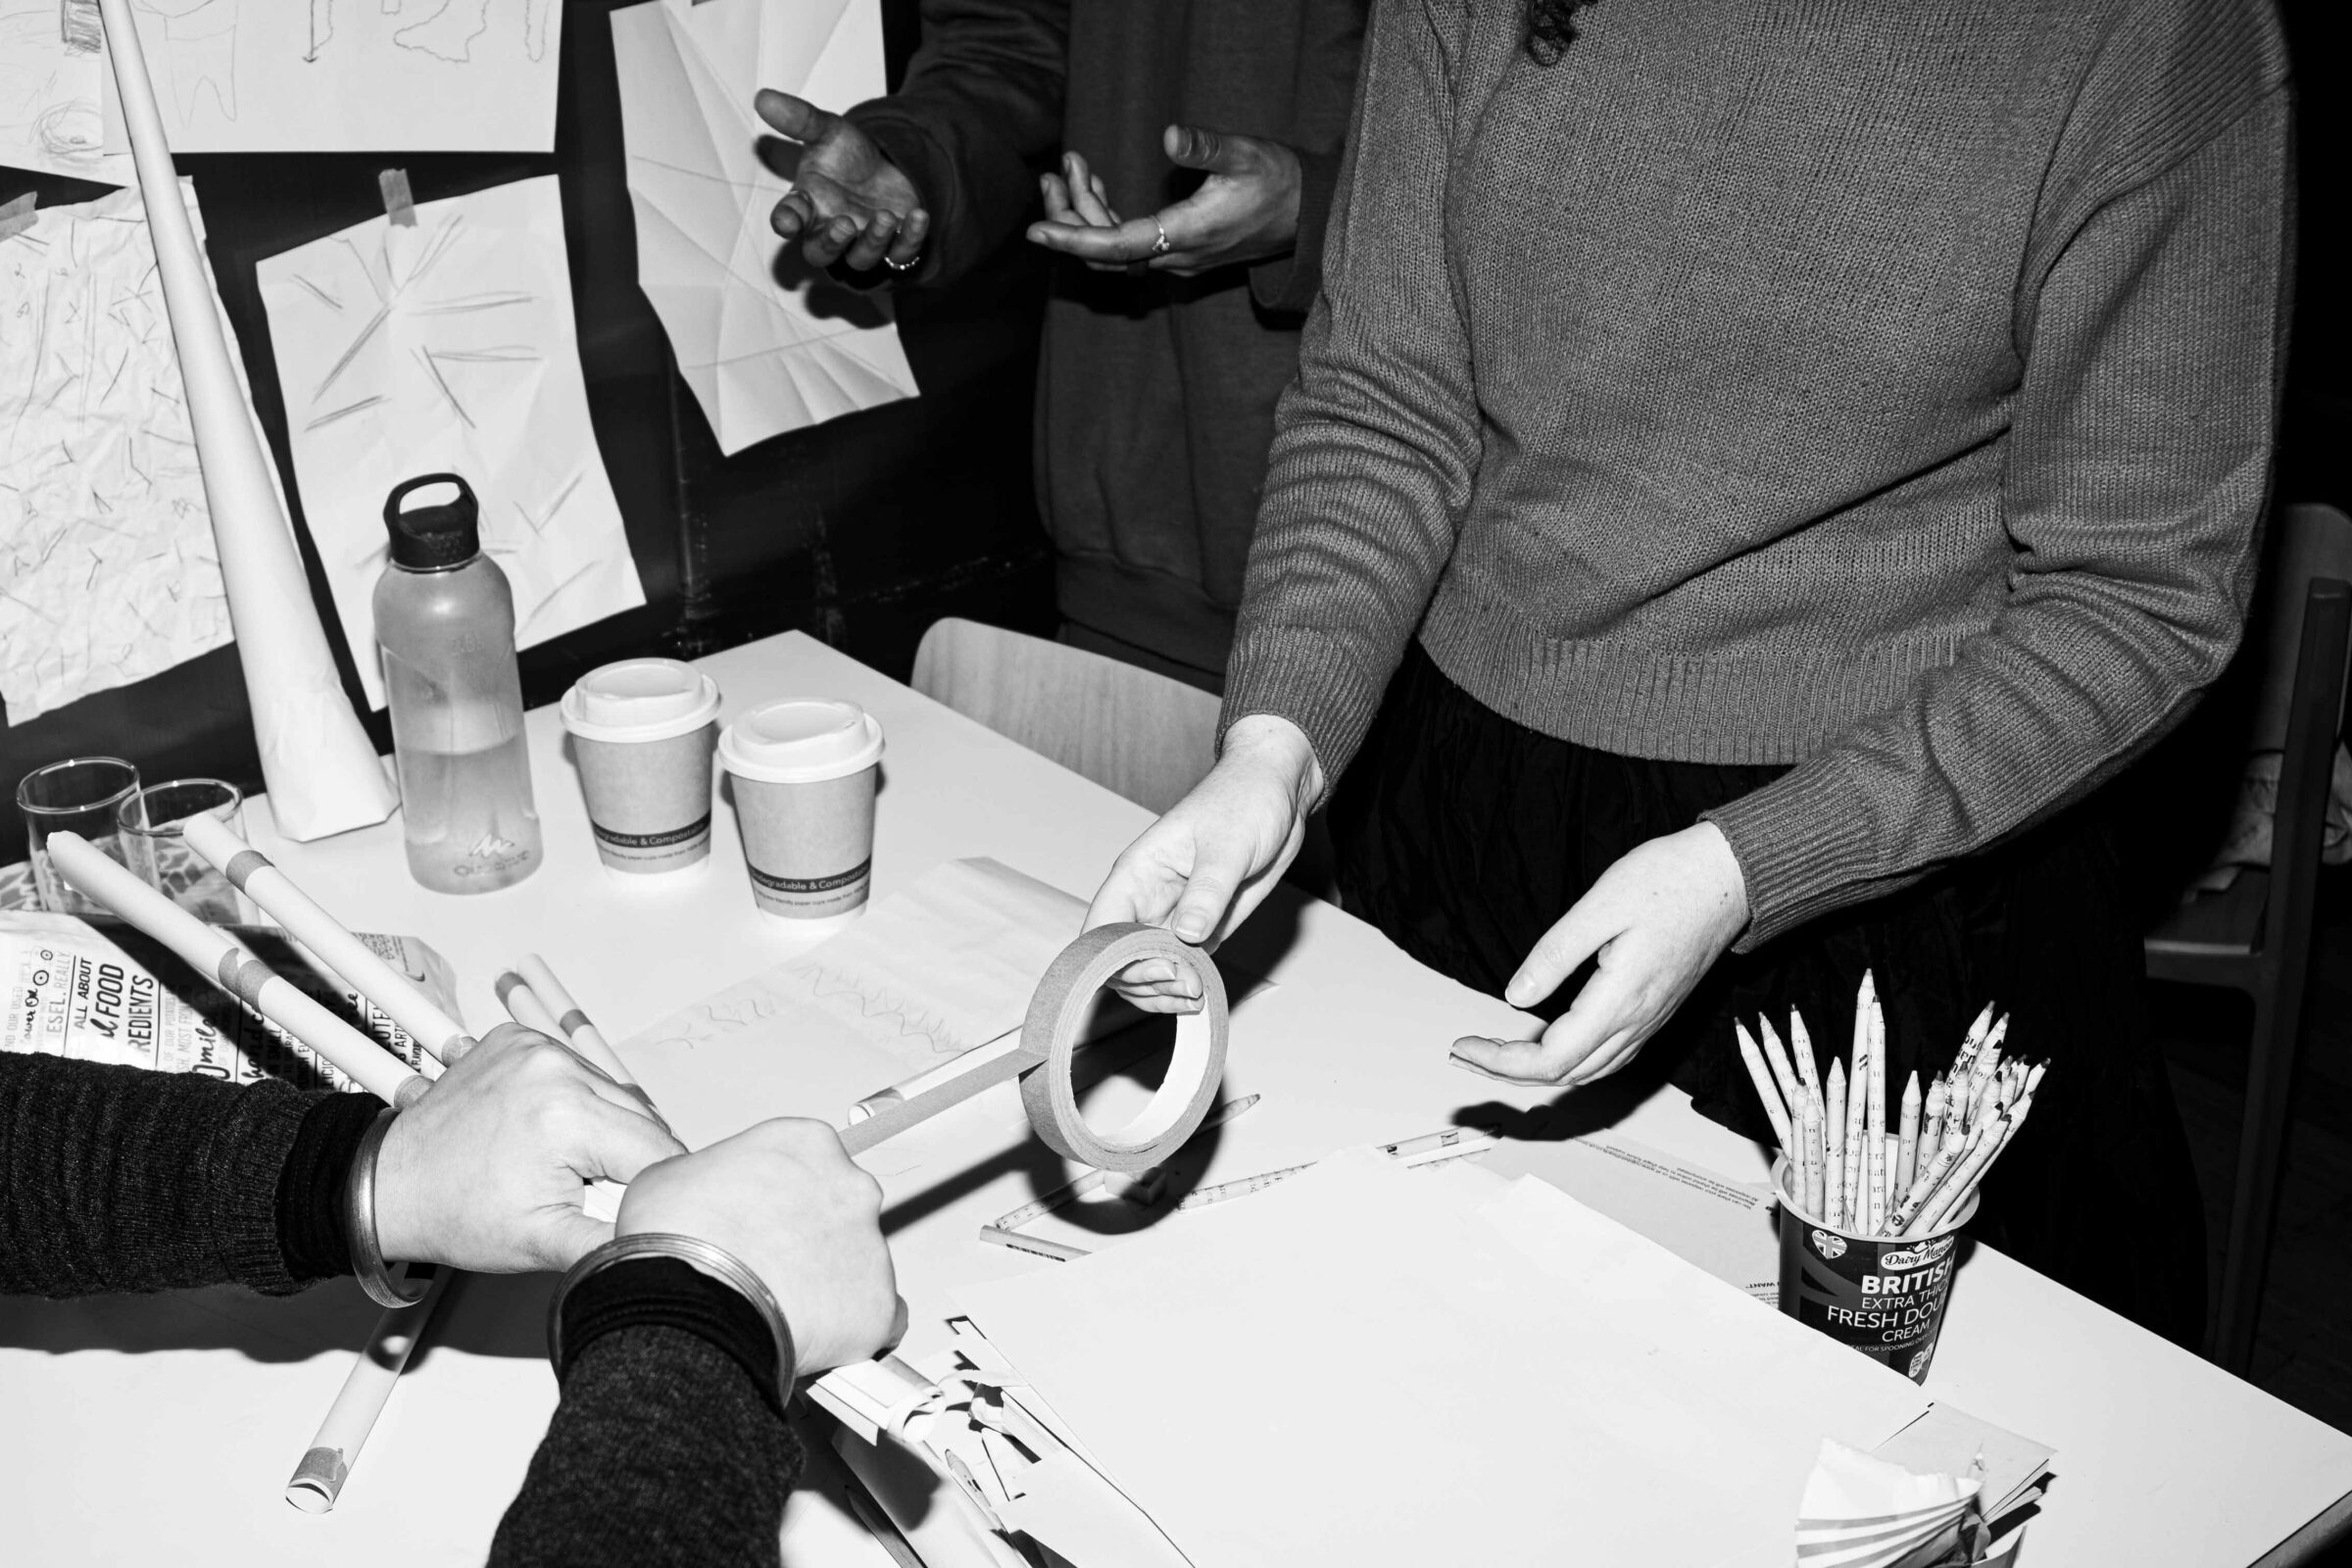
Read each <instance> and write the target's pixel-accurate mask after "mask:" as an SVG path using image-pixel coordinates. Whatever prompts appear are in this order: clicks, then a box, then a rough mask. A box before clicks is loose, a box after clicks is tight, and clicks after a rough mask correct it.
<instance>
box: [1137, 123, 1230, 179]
mask: <svg viewBox="0 0 2352 1568" xmlns="http://www.w3.org/2000/svg"><path fill="white" fill-rule="evenodd" d="M1159 144H1160V146H1161V147H1162V148H1163V149H1164V150H1165V151H1166V152H1167V155H1168V161H1169V162H1170V163H1172V164H1177V165H1180V166H1181V167H1183V168H1185V169H1205V170H1207V171H1208V172H1210V173H1213V174H1239V173H1244V172H1248V170H1249V169H1250V138H1249V137H1247V136H1233V135H1223V134H1220V133H1218V132H1216V131H1213V130H1203V129H1202V128H1201V127H1200V126H1198V125H1170V126H1169V127H1168V128H1167V129H1166V130H1164V131H1162V132H1161V133H1160V138H1159Z"/></svg>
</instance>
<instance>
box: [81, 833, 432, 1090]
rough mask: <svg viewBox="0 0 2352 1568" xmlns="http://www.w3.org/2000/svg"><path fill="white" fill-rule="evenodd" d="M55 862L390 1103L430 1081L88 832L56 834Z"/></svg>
mask: <svg viewBox="0 0 2352 1568" xmlns="http://www.w3.org/2000/svg"><path fill="white" fill-rule="evenodd" d="M49 862H50V864H52V865H54V866H56V867H57V869H58V873H59V874H60V875H62V876H63V877H64V878H65V879H66V880H67V881H69V882H71V883H73V885H74V886H75V887H76V888H79V889H80V890H81V891H82V892H83V893H85V894H87V895H88V896H89V897H90V898H91V899H92V900H94V901H96V902H97V903H99V904H101V905H104V906H105V907H107V908H109V909H112V910H113V911H114V912H115V913H117V914H119V915H121V916H122V917H123V919H125V920H127V921H129V922H130V923H131V924H132V925H134V926H137V927H138V928H139V929H140V930H141V931H144V932H146V933H147V934H148V935H149V936H151V937H153V938H155V940H156V941H158V942H161V943H162V944H163V945H164V946H165V947H167V948H170V949H171V950H172V952H173V953H176V954H178V955H179V956H180V957H181V958H183V959H185V960H186V961H187V963H188V965H189V967H191V968H193V969H194V970H195V971H196V972H197V973H198V974H201V975H203V976H204V977H205V978H206V979H207V980H210V981H212V982H213V983H214V984H215V985H217V986H219V987H220V988H221V990H223V991H225V992H227V993H228V994H229V995H230V996H232V997H235V998H237V999H238V1000H239V1001H241V1002H244V1003H246V1004H248V1005H251V1006H252V1007H253V1009H254V1010H255V1011H256V1012H259V1013H260V1014H261V1015H262V1016H263V1017H265V1018H267V1019H269V1020H270V1022H271V1023H273V1024H276V1025H277V1026H278V1027H279V1028H280V1029H283V1030H284V1031H285V1032H286V1033H288V1034H290V1035H292V1036H293V1037H294V1038H295V1039H297V1040H299V1041H301V1042H302V1043H303V1044H304V1045H306V1046H308V1047H310V1048H311V1049H312V1050H313V1051H315V1052H317V1053H318V1054H319V1055H320V1056H322V1057H324V1058H325V1059H326V1061H327V1062H328V1063H329V1064H330V1065H332V1066H333V1067H334V1069H335V1070H336V1071H337V1072H340V1073H342V1074H343V1075H344V1076H345V1077H347V1078H349V1079H351V1080H352V1081H353V1082H354V1083H356V1084H358V1085H359V1086H360V1087H361V1088H362V1089H365V1090H367V1091H368V1093H369V1094H371V1095H373V1096H375V1097H376V1098H377V1099H378V1100H381V1101H383V1102H384V1103H386V1104H391V1105H407V1104H410V1103H413V1102H415V1100H416V1099H417V1096H418V1095H421V1094H423V1093H424V1092H425V1090H426V1089H427V1088H429V1087H430V1085H429V1084H428V1083H427V1082H426V1081H425V1079H424V1078H423V1077H421V1076H419V1075H418V1074H417V1073H416V1072H414V1071H412V1070H410V1067H409V1065H408V1063H406V1062H404V1061H402V1060H401V1059H400V1058H399V1057H398V1056H395V1055H393V1054H392V1053H390V1052H389V1051H386V1050H385V1049H384V1048H383V1047H382V1046H379V1045H377V1044H376V1043H375V1042H374V1041H373V1040H370V1039H369V1038H368V1036H366V1035H364V1034H362V1033H360V1031H358V1030H357V1029H354V1028H353V1027H352V1026H351V1025H350V1024H347V1023H345V1022H344V1021H343V1020H342V1019H340V1018H338V1017H336V1016H335V1015H334V1014H333V1013H331V1012H329V1011H327V1010H326V1009H325V1008H324V1007H322V1006H320V1005H319V1004H318V1003H316V1002H314V1001H312V1000H311V999H310V998H309V997H308V996H306V995H305V994H304V993H303V992H302V991H301V990H300V989H298V988H297V987H295V986H293V985H291V984H289V983H288V982H286V981H285V980H283V979H281V978H279V977H278V976H277V975H276V974H275V973H273V972H272V971H271V970H270V966H269V965H268V964H266V963H264V962H262V960H261V959H259V958H257V957H255V956H253V955H252V954H250V953H248V952H247V951H245V949H244V948H242V947H240V946H238V945H237V944H236V943H235V942H234V941H232V940H230V939H229V937H228V936H227V935H225V934H224V933H222V932H221V931H219V930H216V929H215V928H214V927H212V926H209V925H206V924H205V923H204V922H203V921H202V920H199V919H197V918H196V916H194V915H192V914H190V913H189V912H188V911H187V910H185V909H183V908H181V907H179V906H178V905H176V904H173V903H172V901H171V900H170V899H167V898H165V897H164V896H163V895H162V894H161V893H158V892H156V891H155V889H153V888H151V887H149V886H148V885H147V884H146V883H144V882H142V881H140V880H139V879H138V878H137V877H135V876H133V875H132V874H131V873H130V872H129V871H128V870H126V869H125V868H124V867H123V866H121V865H118V864H117V863H116V862H115V861H113V860H111V859H109V858H107V857H106V856H104V855H102V854H100V853H99V851H98V850H97V849H96V847H95V846H93V845H92V844H91V843H90V841H89V840H87V839H85V838H83V837H82V836H81V835H80V834H78V833H70V832H64V831H60V832H56V833H52V834H50V835H49Z"/></svg>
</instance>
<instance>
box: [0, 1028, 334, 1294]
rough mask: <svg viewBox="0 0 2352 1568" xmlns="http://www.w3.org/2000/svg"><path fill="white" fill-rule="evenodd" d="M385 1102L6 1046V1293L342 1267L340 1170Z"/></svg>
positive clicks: (211, 1280) (265, 1285)
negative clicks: (24, 1052)
mask: <svg viewBox="0 0 2352 1568" xmlns="http://www.w3.org/2000/svg"><path fill="white" fill-rule="evenodd" d="M379 1108H380V1107H379V1106H378V1105H377V1103H376V1102H375V1101H374V1100H372V1099H371V1098H369V1097H368V1096H365V1095H336V1094H326V1093H323V1092H307V1093H306V1092H304V1091H301V1090H297V1089H294V1088H292V1087H290V1086H289V1085H286V1084H282V1083H278V1082H275V1081H273V1080H266V1081H264V1082H261V1083H255V1084H247V1085H232V1084H225V1083H221V1082H220V1081H219V1080H217V1079H213V1078H206V1077H201V1076H198V1075H195V1074H189V1073H161V1072H149V1071H145V1070H143V1069H140V1068H137V1067H123V1066H114V1065H109V1064H101V1063H98V1062H87V1061H68V1060H63V1059H60V1058H58V1057H54V1056H35V1055H18V1054H0V1294H11V1295H29V1296H50V1297H65V1296H85V1295H92V1294H96V1293H100V1292H110V1291H163V1290H174V1289H181V1288H186V1287H191V1286H199V1285H221V1284H232V1283H233V1284H238V1285H244V1286H246V1287H248V1288H250V1289H252V1290H256V1291H260V1292H263V1293H265V1294H268V1295H284V1294H290V1293H292V1292H294V1291H298V1290H300V1289H302V1288H303V1287H304V1286H305V1285H307V1284H309V1283H311V1282H312V1281H314V1280H316V1279H319V1278H320V1277H322V1276H324V1275H327V1274H333V1273H342V1272H347V1271H348V1269H349V1266H350V1264H349V1256H350V1252H349V1247H348V1244H347V1242H346V1241H345V1238H344V1235H343V1229H342V1218H341V1204H340V1201H339V1200H340V1196H341V1192H342V1186H343V1177H344V1175H345V1174H346V1173H347V1172H348V1171H349V1170H350V1168H351V1158H352V1154H353V1152H355V1151H356V1150H357V1148H358V1146H359V1141H360V1136H361V1134H363V1133H364V1132H365V1131H366V1130H367V1127H368V1122H369V1121H371V1120H372V1119H373V1118H374V1116H375V1113H376V1111H377V1110H378V1109H379Z"/></svg>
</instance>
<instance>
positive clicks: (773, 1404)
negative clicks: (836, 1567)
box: [490, 1259, 802, 1568]
mask: <svg viewBox="0 0 2352 1568" xmlns="http://www.w3.org/2000/svg"><path fill="white" fill-rule="evenodd" d="M564 1333H565V1364H564V1367H563V1368H561V1369H560V1375H561V1377H562V1379H563V1386H564V1397H563V1402H562V1403H560V1404H559V1405H558V1406H557V1407H556V1414H555V1419H554V1420H553V1421H551V1422H549V1423H548V1428H547V1437H546V1438H545V1440H543V1441H542V1442H541V1443H540V1445H539V1451H538V1452H537V1453H535V1454H533V1455H532V1456H531V1468H530V1471H529V1473H528V1474H527V1475H525V1476H524V1478H523V1483H522V1491H521V1493H520V1494H519V1495H516V1497H515V1501H514V1503H513V1505H512V1506H510V1507H509V1508H508V1509H507V1515H506V1517H505V1518H504V1519H503V1520H501V1521H500V1522H499V1527H498V1535H497V1537H496V1538H495V1539H494V1540H493V1542H492V1543H491V1546H490V1562H491V1565H492V1568H537V1565H548V1568H555V1565H563V1568H587V1565H591V1564H601V1563H612V1564H622V1563H626V1564H630V1565H632V1568H635V1565H645V1568H658V1565H662V1564H673V1563H674V1564H679V1565H687V1564H692V1565H697V1568H700V1565H705V1564H716V1563H724V1564H729V1565H734V1564H776V1563H778V1562H780V1546H779V1538H778V1532H779V1531H780V1530H781V1529H782V1528H783V1523H784V1503H785V1499H786V1498H787V1497H789V1496H790V1495H791V1493H792V1487H793V1483H794V1482H795V1481H797V1480H798V1479H799V1477H800V1471H801V1462H802V1454H801V1446H800V1443H799V1440H798V1439H796V1438H795V1437H794V1436H793V1435H792V1431H791V1429H790V1428H789V1427H787V1426H786V1425H785V1424H784V1418H783V1416H782V1414H781V1413H780V1409H779V1403H780V1401H779V1400H778V1397H777V1392H778V1389H777V1383H776V1377H775V1362H776V1354H775V1348H774V1341H773V1340H772V1339H770V1338H769V1337H768V1334H767V1330H766V1328H765V1326H764V1325H763V1324H762V1323H761V1321H760V1317H759V1316H758V1314H757V1313H755V1312H754V1311H753V1310H752V1308H751V1307H750V1305H749V1304H747V1303H746V1302H745V1301H744V1300H743V1299H742V1298H740V1297H738V1296H736V1295H735V1294H734V1293H733V1292H732V1291H730V1290H728V1289H727V1287H725V1286H723V1285H721V1284H719V1283H718V1282H717V1281H715V1280H712V1279H710V1278H708V1277H706V1276H704V1275H702V1274H699V1273H697V1272H695V1271H694V1270H693V1269H692V1268H690V1267H688V1266H687V1265H686V1264H684V1263H679V1262H675V1261H672V1260H669V1259H645V1260H636V1261H630V1262H625V1263H619V1264H615V1265H613V1267H611V1268H608V1269H605V1270H603V1271H602V1272H600V1273H597V1274H594V1275H591V1276H590V1277H589V1278H588V1280H586V1281H585V1282H584V1283H583V1284H582V1285H581V1286H580V1287H579V1289H577V1290H575V1291H574V1292H572V1294H571V1295H570V1296H569V1297H568V1298H567V1299H565V1301H564Z"/></svg>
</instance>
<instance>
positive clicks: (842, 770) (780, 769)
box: [718, 698, 882, 784]
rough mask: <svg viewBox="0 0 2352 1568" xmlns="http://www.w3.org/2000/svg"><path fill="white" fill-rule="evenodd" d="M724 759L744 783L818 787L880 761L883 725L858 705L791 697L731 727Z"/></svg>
mask: <svg viewBox="0 0 2352 1568" xmlns="http://www.w3.org/2000/svg"><path fill="white" fill-rule="evenodd" d="M718 756H719V760H721V761H723V762H724V763H726V765H727V771H728V772H730V773H733V774H735V775H736V776H737V777H739V778H748V779H756V780H758V781H760V783H764V784H815V783H818V782H820V781H822V780H824V779H829V778H845V777H847V776H848V775H850V774H852V773H855V772H858V771H859V770H860V769H862V768H867V767H871V766H873V765H874V763H875V762H876V761H878V760H881V757H882V724H881V721H880V720H878V719H876V718H875V717H874V715H873V714H871V713H869V712H867V711H865V710H864V709H862V708H859V707H858V705H857V704H856V703H848V702H838V701H835V700H833V699H830V698H788V699H786V700H785V701H783V702H776V703H766V704H763V705H761V706H760V707H759V708H755V709H753V710H752V711H750V712H748V713H746V714H744V715H743V716H742V717H741V718H739V719H737V720H735V722H734V723H732V724H729V725H728V726H727V727H726V729H725V730H724V731H722V732H721V733H720V735H719V737H718Z"/></svg>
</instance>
